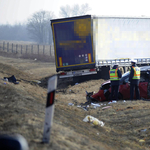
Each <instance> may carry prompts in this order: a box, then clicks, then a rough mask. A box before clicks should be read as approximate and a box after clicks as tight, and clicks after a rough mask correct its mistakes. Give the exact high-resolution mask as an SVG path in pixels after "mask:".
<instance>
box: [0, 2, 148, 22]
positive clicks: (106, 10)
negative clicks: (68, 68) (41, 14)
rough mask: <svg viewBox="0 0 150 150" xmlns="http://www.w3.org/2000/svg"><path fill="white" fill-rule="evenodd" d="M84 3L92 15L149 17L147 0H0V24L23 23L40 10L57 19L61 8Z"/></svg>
mask: <svg viewBox="0 0 150 150" xmlns="http://www.w3.org/2000/svg"><path fill="white" fill-rule="evenodd" d="M85 3H88V4H89V6H90V7H91V11H89V12H88V14H92V15H98V16H101V15H111V16H112V15H113V16H116V15H117V16H141V15H145V16H150V1H149V0H0V24H7V23H9V24H15V23H23V22H25V21H26V20H27V18H28V17H30V16H31V15H32V14H33V13H35V12H37V11H40V10H46V11H52V12H54V14H55V16H56V17H57V18H59V17H60V16H59V10H60V7H61V6H66V5H70V6H72V5H74V4H79V5H82V4H85Z"/></svg>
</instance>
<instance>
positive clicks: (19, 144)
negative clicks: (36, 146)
mask: <svg viewBox="0 0 150 150" xmlns="http://www.w3.org/2000/svg"><path fill="white" fill-rule="evenodd" d="M0 149H1V150H28V149H29V148H28V144H27V141H26V139H25V138H24V137H23V136H21V135H14V136H12V135H0Z"/></svg>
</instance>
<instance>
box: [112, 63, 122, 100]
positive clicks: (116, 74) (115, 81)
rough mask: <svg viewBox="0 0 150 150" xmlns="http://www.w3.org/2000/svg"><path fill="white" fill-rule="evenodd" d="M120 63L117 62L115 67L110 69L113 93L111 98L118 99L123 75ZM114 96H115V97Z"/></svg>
mask: <svg viewBox="0 0 150 150" xmlns="http://www.w3.org/2000/svg"><path fill="white" fill-rule="evenodd" d="M118 67H119V65H118V64H115V65H114V66H113V68H112V69H111V70H110V71H109V75H110V81H111V95H110V100H113V99H114V100H118V90H119V81H120V78H121V77H122V74H121V71H120V70H119V68H118ZM113 96H114V98H113Z"/></svg>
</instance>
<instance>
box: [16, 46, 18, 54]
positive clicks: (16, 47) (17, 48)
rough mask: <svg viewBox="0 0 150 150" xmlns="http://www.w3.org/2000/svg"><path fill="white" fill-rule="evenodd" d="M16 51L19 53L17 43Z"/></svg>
mask: <svg viewBox="0 0 150 150" xmlns="http://www.w3.org/2000/svg"><path fill="white" fill-rule="evenodd" d="M16 53H18V44H16Z"/></svg>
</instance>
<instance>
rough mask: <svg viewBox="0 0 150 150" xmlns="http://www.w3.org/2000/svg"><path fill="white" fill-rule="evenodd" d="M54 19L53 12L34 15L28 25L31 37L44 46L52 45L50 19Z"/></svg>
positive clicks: (40, 12)
mask: <svg viewBox="0 0 150 150" xmlns="http://www.w3.org/2000/svg"><path fill="white" fill-rule="evenodd" d="M53 17H54V13H53V12H49V11H43V10H42V11H38V12H36V13H34V14H33V15H32V16H31V17H30V18H29V19H28V23H27V30H28V32H29V35H30V37H31V38H32V39H33V40H34V41H36V42H38V43H43V44H52V31H51V26H50V19H52V18H53Z"/></svg>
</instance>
